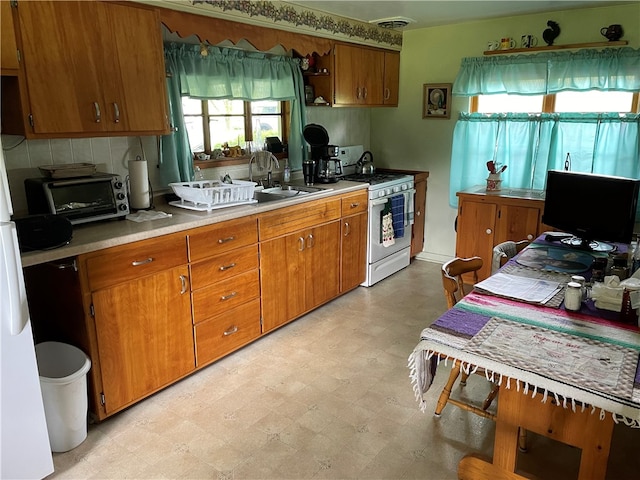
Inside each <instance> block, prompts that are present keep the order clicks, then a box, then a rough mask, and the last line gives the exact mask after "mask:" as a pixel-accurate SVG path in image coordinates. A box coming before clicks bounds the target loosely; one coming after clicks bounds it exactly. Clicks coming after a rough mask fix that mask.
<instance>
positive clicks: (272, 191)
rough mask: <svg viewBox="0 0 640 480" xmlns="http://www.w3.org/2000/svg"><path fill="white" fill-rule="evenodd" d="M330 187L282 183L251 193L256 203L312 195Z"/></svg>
mask: <svg viewBox="0 0 640 480" xmlns="http://www.w3.org/2000/svg"><path fill="white" fill-rule="evenodd" d="M329 190H333V189H332V188H320V187H312V186H307V185H304V186H303V185H283V186H280V187H271V188H264V189H262V190H256V191H255V192H254V194H253V198H255V199H256V200H258V203H263V202H273V201H276V200H286V199H287V198H294V197H300V196H306V195H313V194H314V193H322V192H326V191H329Z"/></svg>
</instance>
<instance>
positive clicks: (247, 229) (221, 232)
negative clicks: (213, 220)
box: [188, 217, 258, 262]
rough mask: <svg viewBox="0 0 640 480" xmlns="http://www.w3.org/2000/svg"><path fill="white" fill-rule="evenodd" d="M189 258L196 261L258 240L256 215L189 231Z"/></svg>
mask: <svg viewBox="0 0 640 480" xmlns="http://www.w3.org/2000/svg"><path fill="white" fill-rule="evenodd" d="M188 238H189V260H190V261H192V262H194V261H196V260H201V259H203V258H207V257H212V256H214V255H218V254H219V253H222V252H228V251H229V250H233V249H234V248H238V247H244V246H247V245H251V244H253V243H256V242H257V241H258V230H257V223H256V217H247V218H239V219H238V220H230V221H228V222H222V223H217V224H215V225H211V226H210V227H203V228H199V229H196V230H192V231H190V232H188Z"/></svg>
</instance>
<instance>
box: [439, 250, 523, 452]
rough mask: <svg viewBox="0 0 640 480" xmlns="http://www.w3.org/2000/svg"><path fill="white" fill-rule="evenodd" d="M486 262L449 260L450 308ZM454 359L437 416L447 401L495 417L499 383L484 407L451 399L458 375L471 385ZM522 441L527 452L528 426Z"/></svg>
mask: <svg viewBox="0 0 640 480" xmlns="http://www.w3.org/2000/svg"><path fill="white" fill-rule="evenodd" d="M525 242H526V243H525V244H524V245H523V246H522V247H521V249H522V248H524V246H526V244H528V241H525ZM512 243H515V242H512ZM520 243H523V242H518V244H520ZM518 251H519V250H518ZM514 255H515V253H514ZM505 262H506V260H505ZM482 265H483V262H482V258H480V257H471V258H459V257H456V258H454V259H453V260H449V261H448V262H447V263H445V264H444V265H442V270H441V274H442V286H443V287H444V294H445V297H446V299H447V306H448V308H453V306H454V305H455V304H456V303H457V302H458V301H459V300H460V299H462V297H464V296H465V295H466V294H467V293H468V292H469V291H471V290H472V288H473V286H470V285H466V284H465V283H464V281H463V279H462V275H464V274H467V273H471V274H472V275H473V283H474V284H475V283H477V281H478V270H480V269H481V268H482ZM454 362H455V364H454V365H452V367H451V373H449V379H448V380H447V383H446V384H445V386H444V388H443V389H442V392H441V393H440V397H439V398H438V403H437V404H436V410H435V412H434V415H435V416H436V417H439V416H440V414H441V413H442V410H443V409H444V407H445V406H446V405H447V403H451V404H452V405H455V406H456V407H458V408H461V409H463V410H466V411H468V412H472V413H475V414H476V415H480V416H481V417H484V418H489V419H491V420H495V419H496V416H495V414H493V413H491V412H488V411H487V409H488V408H489V406H490V405H491V403H492V402H493V400H494V399H495V398H496V396H497V395H498V391H499V389H500V387H499V386H498V385H497V384H495V383H494V384H492V387H491V391H490V392H489V394H488V395H487V398H485V399H484V401H483V402H482V408H478V407H477V406H475V405H472V404H470V403H466V402H463V401H461V400H458V399H456V398H451V390H452V389H453V385H454V383H455V382H456V380H457V379H458V377H460V385H461V386H465V385H466V384H467V378H469V374H468V373H465V372H462V375H460V374H461V372H460V364H459V362H458V361H457V360H454ZM475 373H477V374H478V375H482V376H483V377H484V376H485V372H484V370H483V369H480V368H479V369H477V370H476V372H475ZM518 444H519V449H520V450H521V451H523V452H524V451H526V449H527V447H526V430H524V429H520V433H519V440H518Z"/></svg>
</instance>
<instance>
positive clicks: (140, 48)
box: [3, 1, 169, 138]
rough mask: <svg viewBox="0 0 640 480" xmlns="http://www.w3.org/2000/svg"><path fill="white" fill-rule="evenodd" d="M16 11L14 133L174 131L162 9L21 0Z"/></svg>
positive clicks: (10, 129) (9, 129)
mask: <svg viewBox="0 0 640 480" xmlns="http://www.w3.org/2000/svg"><path fill="white" fill-rule="evenodd" d="M13 10H14V12H13V19H14V24H15V27H16V32H17V33H16V38H17V44H18V49H19V50H20V52H21V65H20V71H19V79H20V81H19V95H20V97H21V100H22V102H21V104H22V112H21V118H17V119H16V118H10V119H7V118H3V127H4V130H5V132H6V133H23V134H25V135H26V136H27V137H28V138H51V137H56V136H60V137H62V136H64V137H82V136H106V135H108V136H114V135H134V134H139V135H152V134H164V133H168V130H169V129H168V119H167V94H166V85H165V69H164V56H163V46H162V35H161V29H160V22H159V20H158V16H157V12H155V11H154V10H151V9H148V8H141V7H137V6H131V5H123V4H113V3H110V2H96V1H92V2H87V1H65V2H56V1H38V2H22V1H21V2H18V4H17V7H16V8H14V9H13ZM52 32H55V34H52ZM6 93H9V92H3V94H6ZM13 93H14V94H17V93H18V92H13ZM3 113H4V112H3ZM21 129H22V131H20V130H21Z"/></svg>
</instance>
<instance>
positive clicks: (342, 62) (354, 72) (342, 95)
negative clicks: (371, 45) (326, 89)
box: [333, 44, 363, 105]
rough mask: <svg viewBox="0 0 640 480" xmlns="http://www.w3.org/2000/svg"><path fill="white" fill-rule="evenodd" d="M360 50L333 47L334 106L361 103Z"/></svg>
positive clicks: (349, 47) (340, 46)
mask: <svg viewBox="0 0 640 480" xmlns="http://www.w3.org/2000/svg"><path fill="white" fill-rule="evenodd" d="M361 54H362V49H360V48H357V47H351V46H348V45H341V44H337V45H335V47H334V55H335V67H334V72H333V77H334V103H335V104H336V105H358V104H360V103H362V101H363V99H362V95H363V93H362V85H360V83H359V82H360V70H359V69H360V68H363V63H362V62H363V58H362V56H361Z"/></svg>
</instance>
